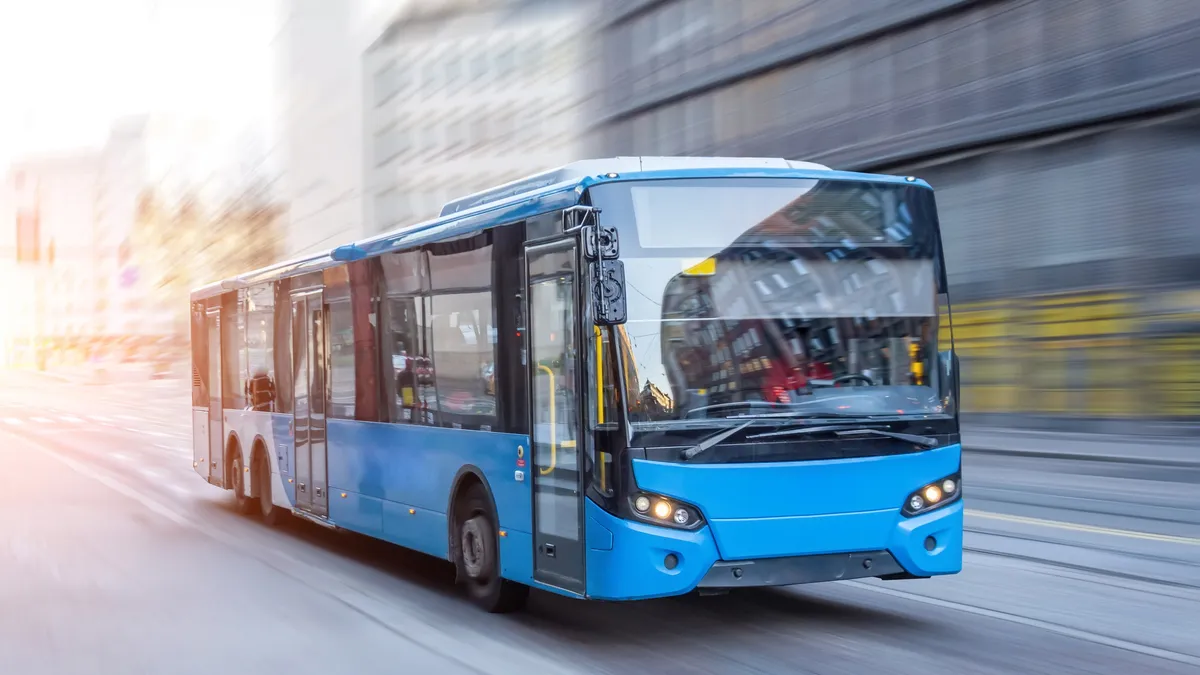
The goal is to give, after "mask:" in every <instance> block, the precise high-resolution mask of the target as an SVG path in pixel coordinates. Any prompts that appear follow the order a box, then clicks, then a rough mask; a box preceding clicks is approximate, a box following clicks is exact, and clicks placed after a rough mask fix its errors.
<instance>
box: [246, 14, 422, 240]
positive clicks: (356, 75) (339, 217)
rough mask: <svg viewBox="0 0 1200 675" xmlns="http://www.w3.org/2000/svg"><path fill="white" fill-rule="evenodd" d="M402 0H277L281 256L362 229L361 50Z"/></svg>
mask: <svg viewBox="0 0 1200 675" xmlns="http://www.w3.org/2000/svg"><path fill="white" fill-rule="evenodd" d="M405 4H407V3H406V2H405V0H363V1H361V2H359V1H355V2H341V1H335V2H329V1H328V0H280V1H279V4H278V18H279V30H278V32H277V35H276V38H275V42H274V44H275V60H276V62H275V77H274V83H275V84H274V86H275V95H274V101H275V105H274V110H273V112H272V115H271V116H272V120H271V124H270V127H271V128H272V129H273V130H274V131H273V134H272V139H271V142H270V144H269V145H270V148H271V154H272V162H273V164H274V165H275V166H276V167H277V168H278V171H279V178H280V180H279V182H278V184H277V190H278V195H279V198H280V199H281V201H282V202H283V203H284V204H285V205H286V208H287V212H286V214H285V215H284V216H283V218H284V232H285V235H284V241H283V247H282V251H283V255H284V257H289V258H290V257H295V256H297V255H300V254H303V253H308V252H311V251H316V250H320V249H321V248H323V247H326V248H328V247H332V246H334V245H336V244H337V243H339V242H340V241H341V240H343V239H347V240H348V239H351V238H353V237H355V236H358V235H360V234H362V233H364V232H365V228H364V227H363V199H362V195H363V181H364V177H363V156H364V155H363V152H364V147H363V119H364V118H363V81H362V77H363V69H362V56H363V53H364V52H366V50H367V48H368V47H369V46H370V45H371V43H372V42H374V41H375V39H376V38H378V37H379V35H380V33H381V32H382V31H383V29H384V27H385V26H386V25H387V23H388V21H389V20H390V18H391V16H392V15H393V14H394V13H395V12H396V11H397V10H398V9H399V8H401V7H403V6H404V5H405Z"/></svg>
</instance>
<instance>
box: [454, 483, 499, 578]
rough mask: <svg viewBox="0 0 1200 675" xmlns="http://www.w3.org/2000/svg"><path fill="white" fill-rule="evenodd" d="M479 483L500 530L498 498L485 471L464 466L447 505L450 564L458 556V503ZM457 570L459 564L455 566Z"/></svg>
mask: <svg viewBox="0 0 1200 675" xmlns="http://www.w3.org/2000/svg"><path fill="white" fill-rule="evenodd" d="M476 483H478V484H479V485H481V486H483V492H484V494H485V495H487V501H488V506H489V507H490V508H491V509H492V513H493V514H495V518H496V520H497V522H496V528H497V530H499V528H500V523H499V520H500V514H499V513H497V511H496V497H495V495H493V494H492V486H491V484H489V483H488V479H487V476H485V475H484V474H483V469H480V468H479V467H477V466H475V465H474V464H464V465H463V466H462V467H460V468H459V470H458V472H457V473H455V474H454V480H453V481H452V482H451V483H450V498H449V499H450V501H449V503H448V504H447V505H446V531H447V541H448V542H449V546H448V547H447V550H446V557H447V559H448V560H450V562H455V561H456V560H457V559H458V558H457V554H458V537H457V536H456V532H455V524H456V523H457V522H458V513H457V511H458V503H459V501H460V499H461V497H462V495H464V494H466V491H467V490H468V489H470V487H471V486H472V485H474V484H476ZM455 567H456V568H457V564H456V565H455Z"/></svg>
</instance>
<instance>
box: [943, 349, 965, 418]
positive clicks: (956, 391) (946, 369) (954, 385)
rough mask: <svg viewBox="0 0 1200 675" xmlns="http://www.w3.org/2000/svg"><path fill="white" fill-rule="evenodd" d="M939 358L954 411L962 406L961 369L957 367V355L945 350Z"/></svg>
mask: <svg viewBox="0 0 1200 675" xmlns="http://www.w3.org/2000/svg"><path fill="white" fill-rule="evenodd" d="M940 356H941V361H942V372H943V374H944V375H945V378H946V382H947V383H948V384H949V385H950V395H951V396H953V397H954V409H955V410H958V409H959V408H960V407H961V406H962V369H961V368H960V367H959V362H958V353H957V352H954V351H949V350H947V351H944V352H942V353H941V354H940Z"/></svg>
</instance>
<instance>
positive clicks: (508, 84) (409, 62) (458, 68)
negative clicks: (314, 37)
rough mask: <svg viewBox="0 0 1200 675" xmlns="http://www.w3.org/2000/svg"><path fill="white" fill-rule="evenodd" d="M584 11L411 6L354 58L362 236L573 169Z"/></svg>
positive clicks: (554, 6)
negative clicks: (360, 100)
mask: <svg viewBox="0 0 1200 675" xmlns="http://www.w3.org/2000/svg"><path fill="white" fill-rule="evenodd" d="M593 7H594V5H593V3H591V2H583V1H579V2H559V1H555V0H509V1H502V0H491V1H479V0H475V1H461V0H460V1H458V2H440V3H414V4H412V5H410V6H408V8H407V9H406V10H405V11H404V12H402V13H400V14H399V15H398V16H397V17H396V18H395V20H394V21H393V22H392V23H391V24H390V25H389V26H388V27H387V29H386V30H385V31H384V32H383V35H382V36H381V37H380V38H379V39H378V40H377V41H376V42H375V43H374V44H373V45H372V46H371V48H370V49H369V50H368V51H367V53H366V54H365V56H364V58H363V65H364V68H365V72H366V75H365V77H364V87H365V93H366V96H365V106H364V114H365V120H366V123H365V143H366V152H365V156H364V161H365V167H366V182H367V189H368V193H369V198H368V199H367V200H366V203H365V204H364V208H365V214H366V215H365V226H366V230H367V232H368V233H374V232H380V231H385V230H388V229H391V228H393V227H396V226H400V225H404V224H407V223H412V222H416V221H419V220H422V219H426V218H431V217H434V216H436V215H437V214H438V212H439V211H440V210H441V207H442V205H443V204H444V203H445V202H447V201H450V200H451V199H454V198H457V197H461V196H464V195H466V194H470V193H472V192H476V191H480V190H484V189H487V188H490V187H495V186H497V185H500V184H502V183H506V182H508V181H511V180H515V179H517V178H520V177H524V176H527V175H530V174H533V173H537V172H539V171H543V170H545V169H547V168H551V167H554V166H558V165H561V164H565V163H567V162H571V161H574V160H576V159H580V158H581V157H582V154H583V152H584V145H583V135H582V133H581V131H582V129H584V128H585V126H586V118H585V116H584V111H585V110H586V109H587V108H586V103H587V102H588V100H589V96H590V95H591V94H592V92H593V89H594V82H593V81H591V80H590V79H589V78H588V77H587V73H588V71H587V69H586V67H587V65H588V63H589V60H588V51H589V46H590V45H591V44H592V42H590V40H589V39H588V31H589V21H590V20H591V19H592V18H593V17H594V15H593V13H592V9H593Z"/></svg>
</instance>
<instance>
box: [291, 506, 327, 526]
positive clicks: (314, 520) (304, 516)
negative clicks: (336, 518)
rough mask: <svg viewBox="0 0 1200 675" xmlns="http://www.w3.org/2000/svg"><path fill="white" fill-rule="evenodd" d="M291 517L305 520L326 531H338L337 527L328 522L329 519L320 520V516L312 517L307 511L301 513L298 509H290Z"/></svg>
mask: <svg viewBox="0 0 1200 675" xmlns="http://www.w3.org/2000/svg"><path fill="white" fill-rule="evenodd" d="M292 515H293V516H296V517H297V518H299V519H301V520H307V521H308V522H310V523H314V524H317V525H320V526H321V527H324V528H326V529H330V530H336V529H338V526H337V525H334V524H333V523H331V522H329V519H327V518H322V517H321V516H317V515H313V514H311V513H309V512H308V511H301V510H300V509H292Z"/></svg>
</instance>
